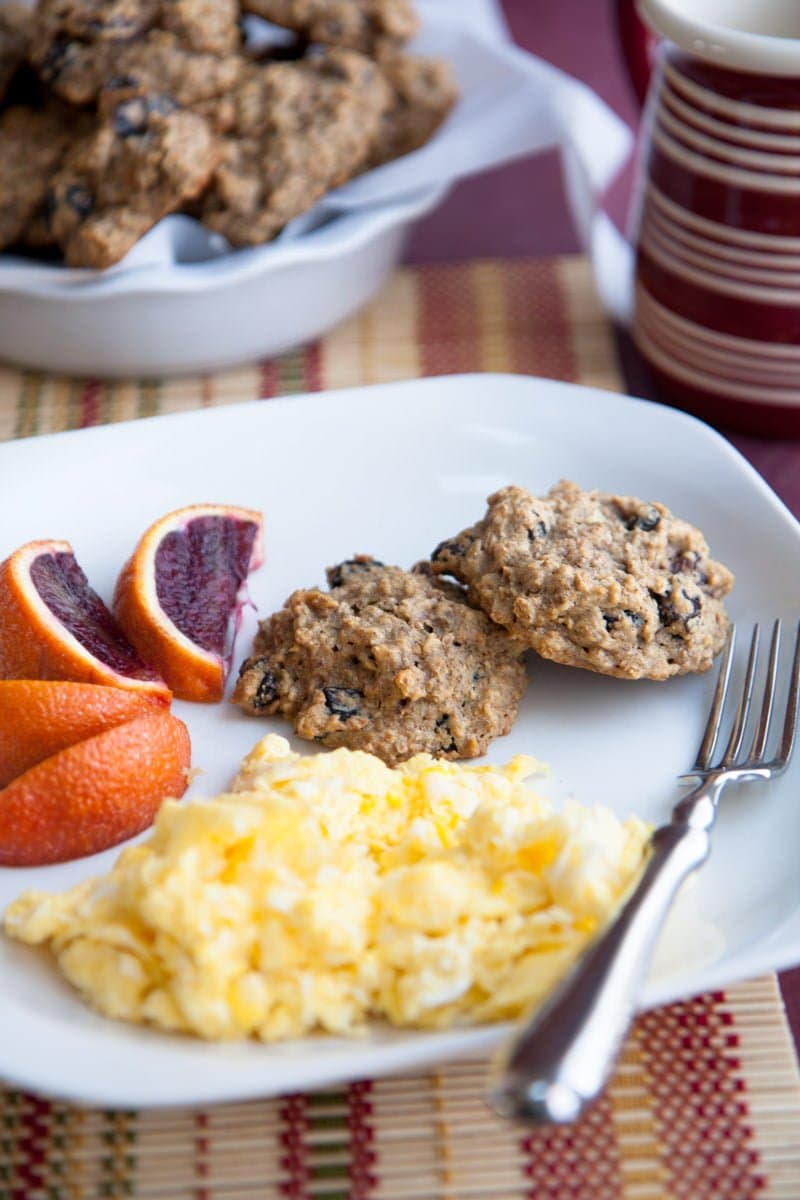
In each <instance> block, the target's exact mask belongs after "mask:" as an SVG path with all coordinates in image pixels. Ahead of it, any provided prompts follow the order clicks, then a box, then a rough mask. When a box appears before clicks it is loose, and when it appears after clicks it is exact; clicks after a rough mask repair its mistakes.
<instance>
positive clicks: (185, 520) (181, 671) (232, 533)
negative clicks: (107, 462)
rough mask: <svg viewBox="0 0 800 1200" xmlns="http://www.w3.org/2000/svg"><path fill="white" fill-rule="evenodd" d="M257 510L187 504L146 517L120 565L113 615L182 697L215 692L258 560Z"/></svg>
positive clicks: (212, 696)
mask: <svg viewBox="0 0 800 1200" xmlns="http://www.w3.org/2000/svg"><path fill="white" fill-rule="evenodd" d="M262 525H263V522H262V517H261V514H260V513H259V512H256V511H255V510H254V509H249V508H238V507H236V506H234V505H230V504H193V505H189V506H187V507H185V508H179V509H177V511H175V512H171V513H168V514H167V515H166V516H165V517H162V518H161V519H160V520H159V521H156V523H155V524H154V525H151V526H150V528H149V529H148V530H147V532H146V533H145V534H144V536H143V537H142V539H141V540H140V542H139V544H138V546H137V547H136V549H135V551H134V553H133V555H132V557H131V558H130V559H129V561H128V562H127V563H126V565H125V566H124V567H123V569H122V572H121V574H120V577H119V579H118V580H117V586H116V590H115V592H114V604H113V608H114V615H115V616H116V618H117V620H118V621H119V623H120V626H121V627H122V629H123V630H124V631H125V634H126V636H127V637H128V638H129V639H130V641H131V642H132V644H133V645H134V646H135V647H136V649H137V650H138V651H139V653H140V655H141V656H142V658H143V659H144V660H145V661H146V662H148V663H152V664H153V665H154V666H155V667H156V668H157V669H158V670H159V671H160V673H161V675H162V676H163V678H164V679H165V680H166V682H167V684H168V685H169V687H170V688H171V689H172V691H173V693H174V694H175V696H177V697H179V698H180V699H181V700H206V701H213V700H221V699H222V695H223V692H224V689H225V680H226V679H227V676H228V671H229V670H230V661H231V652H232V649H233V639H234V637H235V633H236V628H237V627H238V620H239V615H240V612H241V609H242V606H243V604H244V602H245V600H246V582H247V577H248V575H249V574H250V572H251V571H253V570H255V569H256V567H259V566H260V565H261V563H262V561H263V548H262Z"/></svg>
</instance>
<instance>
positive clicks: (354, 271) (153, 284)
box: [0, 187, 445, 377]
mask: <svg viewBox="0 0 800 1200" xmlns="http://www.w3.org/2000/svg"><path fill="white" fill-rule="evenodd" d="M444 192H445V189H444V188H442V187H436V188H430V187H429V188H425V189H422V190H418V191H416V192H413V193H409V194H408V195H406V196H404V197H401V198H400V199H398V200H397V201H394V202H392V203H390V204H382V205H378V206H375V207H373V208H366V209H362V210H359V211H353V212H347V213H342V214H339V215H336V216H335V217H333V218H332V219H331V220H329V221H328V222H327V223H326V224H324V225H321V226H320V227H319V228H317V229H315V230H312V231H310V232H308V233H305V234H303V236H302V237H299V238H296V239H294V240H288V241H285V242H280V241H279V242H276V243H274V244H273V245H271V246H268V247H256V248H254V249H253V250H239V251H234V252H231V253H228V254H225V255H222V256H221V257H219V258H216V259H213V260H210V261H205V262H189V263H179V264H176V265H173V266H171V267H170V269H169V270H166V271H165V270H163V269H157V268H154V267H148V266H147V265H144V266H142V267H141V269H138V270H130V271H129V270H125V271H112V272H109V273H107V274H104V275H98V274H96V273H95V272H81V271H69V270H65V269H64V268H63V267H59V266H48V265H45V264H32V263H30V262H23V260H21V259H17V260H14V259H9V258H7V259H6V260H5V262H3V263H2V265H0V358H4V359H7V360H9V361H11V362H14V363H18V364H21V365H22V366H26V367H32V368H34V369H36V370H40V371H54V372H60V373H65V374H70V375H99V376H106V377H114V376H129V375H136V376H154V375H177V374H181V373H188V372H192V373H196V372H202V371H212V370H219V369H220V368H223V367H226V366H230V365H232V364H234V363H239V362H245V361H247V360H252V359H257V358H264V357H269V356H271V355H274V354H280V353H281V352H282V351H284V350H288V349H290V348H291V347H293V346H298V345H301V344H302V343H303V342H307V341H309V340H311V339H313V338H315V337H317V336H319V335H320V334H321V333H323V332H325V331H326V330H328V329H330V328H332V327H333V326H334V325H336V324H337V323H338V322H339V321H341V320H343V319H344V318H345V317H347V316H348V315H349V314H350V313H352V312H354V311H355V310H356V309H357V308H359V307H360V306H361V305H362V304H364V303H366V301H367V300H368V299H369V298H370V297H371V296H372V295H373V294H374V293H375V292H376V291H377V290H378V288H379V287H380V286H381V284H382V283H383V281H384V279H385V278H386V276H387V275H388V273H389V272H390V271H391V270H392V268H393V267H394V266H395V264H396V263H397V261H398V259H399V257H400V255H401V253H402V250H403V246H404V243H405V239H406V236H407V234H408V231H409V229H410V227H411V225H412V223H413V222H414V221H415V220H416V219H417V218H419V217H421V216H423V215H424V214H425V213H427V212H429V211H430V210H431V209H432V208H433V207H434V206H435V205H436V204H437V203H439V201H440V200H441V199H442V197H443V195H444Z"/></svg>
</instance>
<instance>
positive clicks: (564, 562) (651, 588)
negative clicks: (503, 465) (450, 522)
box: [431, 481, 733, 679]
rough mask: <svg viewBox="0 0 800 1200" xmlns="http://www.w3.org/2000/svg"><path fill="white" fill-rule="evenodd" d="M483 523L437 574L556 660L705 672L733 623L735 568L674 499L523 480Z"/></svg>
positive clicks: (645, 672) (447, 555) (443, 551)
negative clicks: (712, 550) (539, 489)
mask: <svg viewBox="0 0 800 1200" xmlns="http://www.w3.org/2000/svg"><path fill="white" fill-rule="evenodd" d="M488 505H489V507H488V510H487V512H486V515H485V516H484V517H483V518H482V520H480V521H478V523H477V524H476V525H473V526H471V527H470V528H468V529H465V530H463V531H462V532H461V533H459V534H457V535H456V536H455V537H453V538H449V539H448V540H447V541H444V542H442V543H441V544H440V545H439V546H437V547H436V549H435V550H434V552H433V555H432V556H431V569H432V570H433V571H434V572H435V573H436V574H443V575H452V576H454V577H455V578H456V579H458V580H460V582H462V583H464V584H466V586H467V589H468V593H469V596H470V599H471V600H472V601H473V603H475V604H478V605H480V607H481V608H482V609H483V610H484V612H486V613H487V614H488V616H490V617H491V619H492V620H493V621H496V622H497V623H498V624H499V625H502V626H503V627H504V628H506V629H508V630H509V632H510V633H512V634H513V635H514V636H515V637H517V638H519V639H520V640H521V641H523V642H524V643H525V644H526V645H527V646H530V647H531V648H532V649H534V650H535V651H536V652H537V653H538V654H541V655H542V656H543V657H544V658H549V659H552V660H553V661H554V662H559V663H565V664H566V665H568V666H573V667H585V668H586V669H588V670H590V671H597V672H599V673H601V674H604V675H616V676H619V677H621V678H625V679H642V678H646V679H666V678H668V677H669V676H672V675H681V674H684V673H686V672H689V671H705V670H707V669H708V668H709V667H710V666H711V662H712V659H713V657H714V655H715V654H716V653H717V651H718V650H720V649H721V647H722V645H723V643H724V641H725V636H726V633H727V629H728V617H727V614H726V612H725V608H724V605H723V597H724V596H726V595H727V593H728V592H729V591H730V589H731V587H732V585H733V576H732V575H731V573H730V571H728V569H727V568H726V567H724V566H722V564H721V563H718V562H715V561H714V560H713V559H711V558H710V557H709V550H708V546H707V545H706V542H705V539H704V537H703V535H702V533H700V531H699V530H698V529H696V528H695V527H694V526H693V525H690V524H688V523H687V522H686V521H682V520H680V519H679V518H678V517H674V516H673V515H672V513H671V512H670V511H669V509H667V508H665V507H664V505H663V504H655V503H653V504H650V503H644V502H642V501H641V500H637V499H634V498H633V497H630V496H614V495H609V494H606V493H603V492H598V491H592V492H585V491H582V490H581V489H580V488H579V487H578V486H577V485H576V484H574V483H570V482H568V481H562V482H561V483H559V484H557V485H556V486H555V487H553V488H551V490H550V491H549V492H548V494H547V495H546V496H545V497H544V498H539V497H536V496H533V495H531V493H530V492H527V491H525V490H524V488H521V487H506V488H503V489H502V490H501V491H499V492H496V493H495V494H494V495H492V496H490V497H489V500H488Z"/></svg>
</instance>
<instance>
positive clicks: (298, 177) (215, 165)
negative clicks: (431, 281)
mask: <svg viewBox="0 0 800 1200" xmlns="http://www.w3.org/2000/svg"><path fill="white" fill-rule="evenodd" d="M263 22H268V23H269V24H268V25H264V24H263ZM275 27H277V28H278V29H280V30H281V31H282V33H281V35H280V37H279V39H278V40H277V41H272V40H270V38H269V37H267V38H264V37H262V36H258V35H259V34H263V33H264V32H269V31H271V30H273V29H274V28H275ZM416 28H417V18H416V15H415V13H414V11H413V9H412V7H411V5H410V2H409V0H243V2H242V3H241V4H240V3H239V0H136V2H134V0H39V4H38V7H37V8H36V9H35V10H33V11H31V10H28V9H25V8H22V7H20V6H17V5H16V4H6V5H0V250H6V249H8V250H13V251H15V252H16V253H22V254H35V255H41V254H46V255H48V256H50V257H55V258H59V259H63V261H64V262H65V263H66V264H67V265H69V266H72V267H88V268H95V269H103V268H106V267H109V266H112V265H113V264H115V263H117V262H119V261H120V260H121V259H122V258H124V256H125V255H126V254H127V253H128V251H129V250H130V249H131V248H132V247H133V246H134V245H135V244H136V242H137V241H138V240H139V239H140V238H141V237H142V236H143V235H144V234H145V233H147V232H148V230H149V229H151V228H152V227H153V226H154V225H155V224H156V223H157V222H158V221H160V220H161V219H162V217H165V216H167V215H169V214H171V213H176V212H183V213H188V214H190V215H191V216H193V217H195V218H197V219H198V220H199V221H201V222H202V223H203V224H204V225H205V226H206V227H207V228H209V229H210V230H212V231H214V232H215V233H217V234H220V235H221V236H222V237H224V238H225V239H226V240H227V242H228V243H229V244H230V245H231V246H234V247H236V246H250V245H258V244H261V243H264V242H267V241H270V240H271V239H272V238H274V237H275V236H276V235H277V234H278V233H279V232H280V231H281V230H282V229H283V228H284V227H285V226H286V225H287V223H288V222H289V221H291V220H292V219H293V218H295V217H297V216H299V215H301V214H302V213H304V212H306V211H307V210H308V209H310V208H311V207H313V205H314V204H316V203H317V201H318V200H320V199H321V198H322V197H323V196H324V195H325V194H326V193H327V192H328V191H330V190H331V189H332V188H335V187H337V186H338V185H340V184H342V183H344V182H346V181H347V180H348V179H350V178H352V177H353V176H355V175H357V174H359V173H360V172H362V171H365V170H368V169H370V168H372V167H375V166H378V165H380V164H381V163H383V162H386V161H389V160H390V159H393V158H396V157H398V156H400V155H402V154H406V153H408V152H410V151H411V150H413V149H416V148H417V147H419V146H420V145H422V144H424V143H425V142H426V141H427V140H428V138H429V137H430V136H431V135H432V133H433V132H434V131H435V129H436V128H437V127H438V126H439V124H440V123H441V122H442V121H443V120H444V118H445V116H446V115H447V113H448V111H449V110H450V108H451V107H452V105H453V103H454V101H455V99H456V86H455V83H454V80H453V77H452V74H451V71H450V69H449V67H448V66H447V64H446V63H443V62H441V61H439V60H436V59H430V58H423V57H420V56H416V55H412V54H411V53H409V51H408V49H407V46H406V43H407V41H408V40H409V39H410V38H411V37H412V35H413V34H414V33H415V32H416ZM254 34H255V36H254Z"/></svg>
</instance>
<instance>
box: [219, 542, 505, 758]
mask: <svg viewBox="0 0 800 1200" xmlns="http://www.w3.org/2000/svg"><path fill="white" fill-rule="evenodd" d="M327 574H328V583H329V585H330V590H329V591H322V590H321V589H316V588H312V589H310V590H304V591H297V592H294V593H293V594H292V595H291V596H290V597H289V599H288V600H287V602H286V604H285V606H284V607H283V608H282V609H281V610H280V611H279V612H277V613H275V614H274V615H273V616H271V617H268V618H267V620H265V621H264V622H262V624H261V628H260V630H259V633H258V635H257V636H256V640H255V643H254V646H253V654H252V657H250V658H248V659H247V660H246V662H245V663H244V664H243V666H242V669H241V673H240V676H239V680H238V683H237V685H236V690H235V692H234V695H233V700H234V702H235V703H237V704H239V705H241V707H242V708H243V709H244V710H245V711H246V712H249V713H252V714H254V715H257V716H269V715H272V714H273V713H280V714H281V715H282V716H284V717H286V718H288V720H289V721H291V723H292V725H293V726H294V728H295V730H296V731H297V733H298V734H300V736H301V737H304V738H309V739H313V740H314V741H316V742H319V743H320V744H321V745H323V746H327V747H329V748H335V747H337V746H347V747H348V748H350V749H352V750H367V751H369V752H370V753H372V754H377V755H379V756H380V757H381V758H382V759H383V760H384V761H385V762H387V763H389V764H395V763H398V762H402V761H404V760H405V759H407V758H409V757H411V755H413V754H418V753H422V752H427V753H429V754H433V755H435V756H437V757H439V758H451V759H454V758H473V757H475V756H476V755H479V754H482V753H483V752H484V751H485V750H486V748H487V746H488V745H489V743H490V742H491V740H492V739H493V738H495V737H498V736H499V735H501V734H504V733H507V732H508V730H509V729H510V728H511V725H512V723H513V721H514V718H515V717H516V714H517V708H518V706H519V701H520V699H521V697H522V694H523V692H524V690H525V685H526V675H525V667H524V665H523V661H522V658H523V653H524V647H522V646H521V645H520V644H519V642H516V641H515V640H514V639H513V638H511V637H509V635H508V634H507V633H506V632H505V630H503V629H501V628H500V627H499V626H497V625H494V624H493V623H492V622H491V621H490V620H489V619H488V618H487V617H486V616H485V615H484V614H483V613H482V612H481V611H480V610H479V609H476V608H473V607H472V606H471V605H470V604H469V603H468V601H467V599H466V596H465V594H464V590H463V588H459V587H457V586H456V585H455V584H452V583H448V582H446V581H444V580H437V579H432V578H430V577H429V576H428V575H427V574H426V573H425V572H424V571H418V570H415V571H404V570H402V569H401V568H400V567H391V566H384V565H383V564H382V563H379V562H376V561H375V560H374V559H371V558H367V557H357V558H355V559H352V560H350V561H348V562H344V563H340V564H339V565H338V566H336V567H332V568H330V569H329V570H328V573H327Z"/></svg>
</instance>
